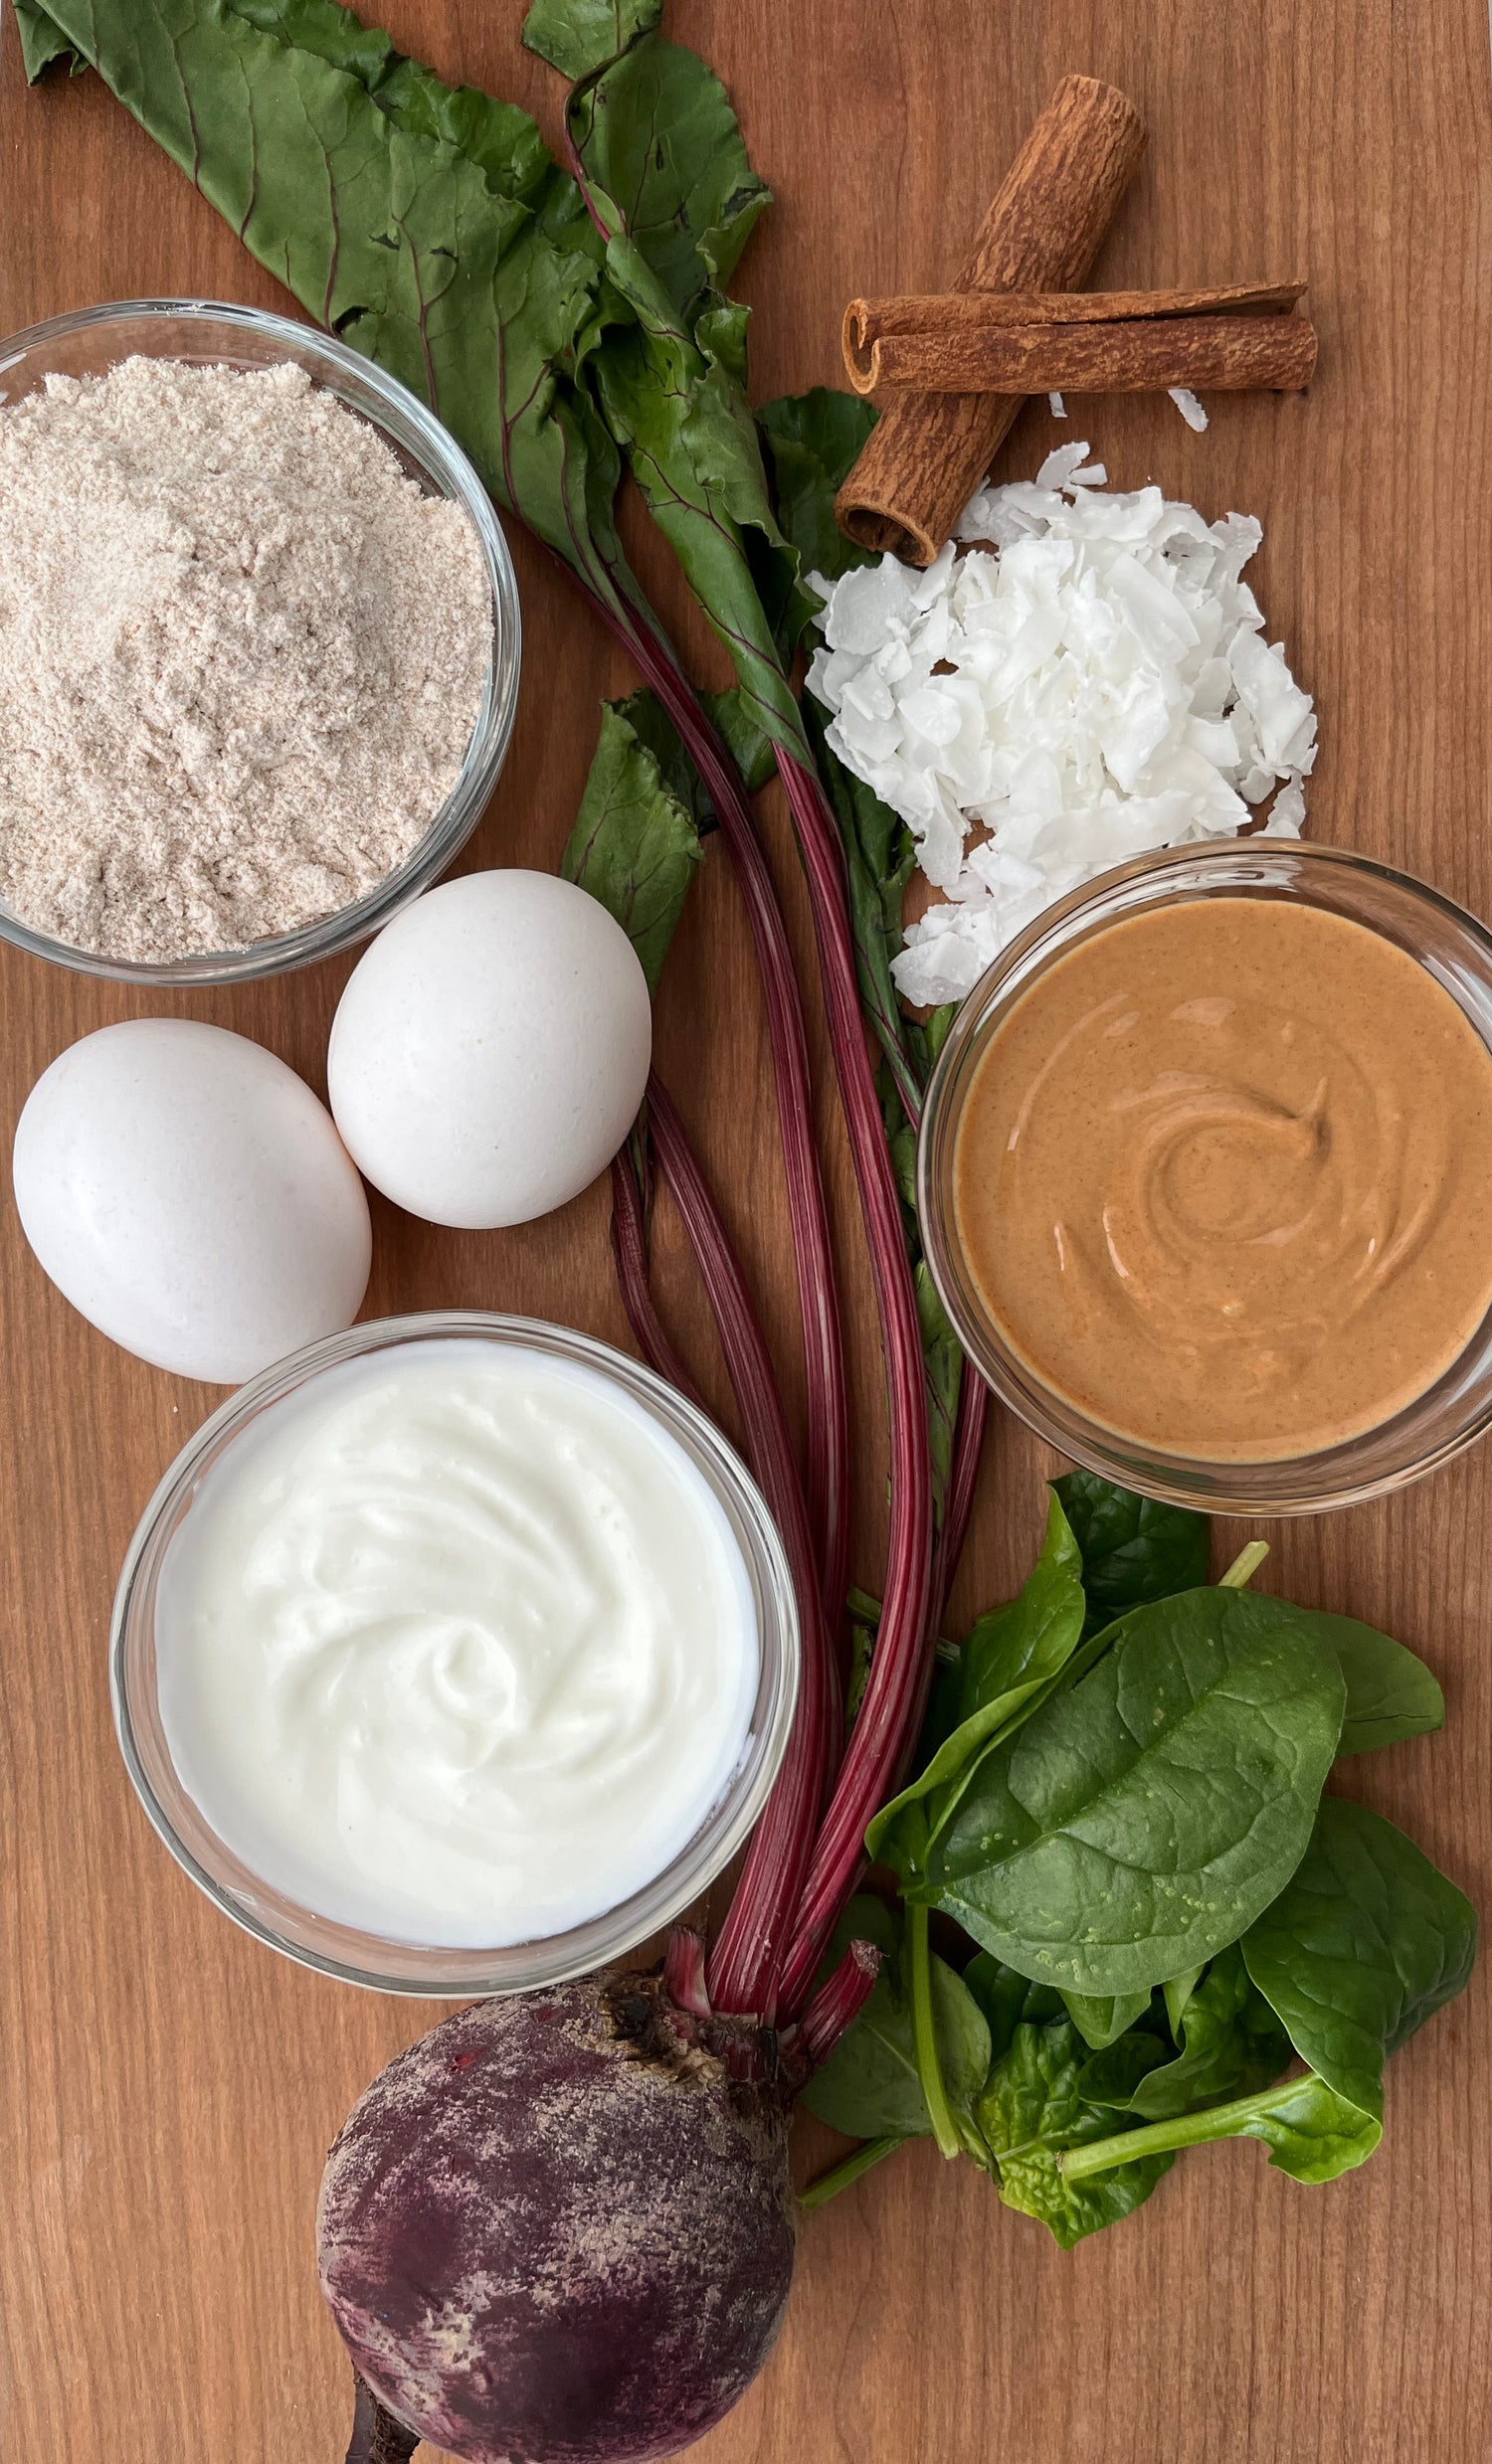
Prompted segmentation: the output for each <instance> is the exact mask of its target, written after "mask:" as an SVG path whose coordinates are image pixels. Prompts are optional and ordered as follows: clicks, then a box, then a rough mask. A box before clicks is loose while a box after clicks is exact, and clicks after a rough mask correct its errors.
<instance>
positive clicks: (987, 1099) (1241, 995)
mask: <svg viewBox="0 0 1492 2464" xmlns="http://www.w3.org/2000/svg"><path fill="white" fill-rule="evenodd" d="M954 1200H955V1225H956V1233H957V1237H958V1240H959V1242H960V1245H961V1247H962V1249H963V1251H964V1254H965V1257H966V1259H967V1262H968V1266H969V1269H970V1272H971V1275H972V1277H973V1280H974V1283H975V1285H976V1286H977V1288H978V1290H979V1292H980V1294H981V1296H982V1298H983V1300H984V1303H985V1306H986V1308H987V1309H988V1311H989V1313H990V1315H991V1318H992V1319H993V1320H994V1322H995V1324H996V1325H997V1326H998V1328H999V1329H1000V1331H1001V1332H1002V1334H1003V1335H1004V1337H1005V1339H1006V1340H1007V1342H1008V1343H1009V1344H1010V1345H1011V1346H1012V1347H1013V1348H1014V1350H1015V1351H1016V1352H1017V1353H1018V1354H1019V1355H1020V1356H1021V1357H1022V1358H1023V1359H1024V1360H1025V1361H1026V1365H1027V1367H1028V1368H1029V1369H1030V1370H1031V1371H1032V1372H1033V1373H1034V1375H1035V1376H1036V1377H1037V1378H1039V1379H1040V1381H1041V1382H1042V1383H1043V1384H1044V1385H1046V1386H1048V1387H1049V1388H1052V1389H1054V1390H1056V1391H1057V1392H1059V1393H1061V1394H1064V1395H1066V1396H1067V1397H1068V1398H1069V1399H1070V1400H1071V1401H1072V1402H1073V1403H1075V1404H1076V1405H1077V1406H1078V1407H1079V1408H1080V1409H1081V1410H1082V1411H1083V1412H1084V1413H1085V1414H1087V1415H1088V1417H1089V1418H1091V1419H1093V1420H1095V1421H1097V1422H1099V1423H1101V1424H1102V1425H1103V1426H1105V1427H1107V1428H1109V1429H1112V1430H1113V1431H1115V1432H1116V1433H1117V1434H1119V1435H1121V1436H1125V1437H1130V1438H1133V1439H1138V1440H1140V1441H1141V1442H1143V1443H1145V1444H1148V1445H1151V1446H1154V1447H1157V1448H1160V1449H1162V1450H1164V1451H1165V1452H1167V1453H1172V1454H1182V1455H1189V1456H1195V1457H1200V1458H1204V1459H1210V1460H1213V1461H1219V1462H1222V1461H1232V1462H1245V1461H1253V1462H1267V1461H1272V1460H1278V1459H1281V1458H1284V1457H1288V1456H1298V1455H1304V1454H1310V1453H1314V1452H1315V1451H1316V1450H1317V1449H1319V1448H1323V1447H1327V1446H1331V1445H1334V1444H1337V1443H1339V1442H1340V1441H1342V1440H1344V1439H1347V1438H1350V1437H1354V1436H1357V1435H1360V1434H1361V1433H1362V1432H1363V1431H1364V1430H1367V1429H1371V1428H1375V1427H1377V1426H1378V1425H1380V1424H1381V1423H1382V1422H1384V1421H1386V1420H1388V1419H1389V1418H1391V1417H1392V1415H1393V1414H1394V1413H1395V1412H1396V1411H1399V1410H1400V1409H1401V1408H1402V1407H1403V1405H1405V1404H1406V1403H1409V1402H1411V1401H1412V1400H1413V1398H1414V1397H1415V1396H1416V1395H1419V1394H1422V1393H1423V1392H1424V1390H1425V1388H1426V1387H1428V1386H1429V1385H1431V1384H1433V1382H1434V1380H1435V1379H1436V1378H1437V1377H1438V1376H1439V1375H1440V1374H1441V1372H1442V1371H1443V1370H1444V1369H1446V1368H1448V1367H1449V1366H1450V1364H1451V1363H1452V1362H1453V1361H1454V1360H1455V1358H1456V1357H1457V1355H1458V1354H1459V1353H1460V1352H1461V1351H1462V1350H1463V1349H1464V1348H1465V1346H1466V1344H1467V1343H1468V1341H1469V1340H1470V1338H1471V1336H1472V1335H1473V1334H1474V1333H1475V1331H1476V1329H1477V1326H1478V1325H1479V1323H1480V1321H1481V1320H1482V1318H1483V1316H1484V1315H1485V1314H1486V1311H1487V1309H1488V1307H1489V1306H1492V1205H1489V1201H1492V1054H1489V1052H1488V1050H1487V1047H1486V1045H1485V1044H1484V1043H1483V1042H1482V1040H1481V1038H1480V1036H1479V1035H1478V1034H1477V1033H1476V1031H1475V1029H1474V1028H1473V1027H1472V1025H1471V1024H1470V1022H1469V1020H1468V1019H1467V1018H1466V1017H1465V1015H1464V1014H1463V1012H1462V1011H1461V1009H1460V1008H1459V1007H1458V1006H1457V1004H1456V1002H1455V1001H1454V1000H1453V999H1452V998H1451V996H1450V994H1449V993H1448V992H1447V991H1445V990H1444V989H1443V987H1442V986H1441V985H1440V984H1438V983H1437V982H1436V981H1435V980H1434V978H1433V977H1432V976H1431V975H1430V974H1429V973H1428V971H1427V970H1426V969H1425V968H1423V967H1422V966H1421V965H1420V964H1419V963H1418V961H1417V960H1415V959H1413V958H1411V957H1409V956H1408V955H1407V954H1406V953H1405V952H1404V951H1402V950H1400V949H1399V948H1398V947H1397V945H1395V944H1394V943H1392V942H1389V941H1387V940H1386V939H1384V938H1383V937H1382V936H1381V935H1379V934H1377V933H1374V932H1372V931H1370V930H1369V929H1368V928H1367V927H1366V926H1363V925H1360V924H1355V923H1351V922H1349V921H1348V920H1347V919H1345V918H1343V917H1340V916H1335V915H1331V914H1328V913H1326V912H1325V911H1323V910H1322V909H1319V908H1312V907H1305V906H1291V905H1286V904H1285V903H1283V902H1281V901H1277V900H1271V899H1264V898H1257V897H1241V898H1212V899H1206V900H1193V901H1189V902H1187V903H1178V904H1176V905H1174V906H1170V907H1165V908H1159V909H1155V910H1153V911H1151V912H1150V913H1148V914H1144V915H1140V916H1135V917H1131V918H1129V919H1128V920H1127V921H1125V922H1123V923H1121V924H1117V925H1113V926H1111V927H1109V928H1107V929H1106V930H1105V931H1103V932H1101V933H1098V934H1095V935H1094V936H1093V937H1092V939H1090V940H1089V941H1087V942H1084V943H1082V944H1080V945H1079V946H1078V947H1077V948H1076V949H1074V950H1073V951H1071V952H1069V953H1068V955H1067V956H1066V957H1065V958H1063V959H1061V960H1059V961H1058V962H1057V964H1056V965H1055V966H1053V967H1052V968H1049V969H1048V970H1047V971H1046V972H1045V973H1044V974H1043V975H1042V976H1041V977H1040V978H1039V979H1038V980H1037V981H1036V982H1035V983H1034V984H1033V985H1032V986H1031V988H1030V990H1029V991H1027V992H1026V994H1025V995H1024V996H1023V997H1022V998H1021V999H1020V1000H1018V1001H1017V1003H1016V1004H1015V1006H1014V1007H1013V1008H1012V1010H1011V1012H1010V1014H1009V1015H1008V1016H1007V1017H1006V1018H1004V1019H1003V1020H1002V1021H1001V1023H1000V1025H999V1026H998V1027H997V1028H996V1030H995V1033H994V1035H993V1036H992V1038H991V1040H990V1042H989V1044H988V1046H987V1047H986V1050H985V1052H984V1054H983V1056H982V1058H981V1060H980V1063H979V1066H978V1069H977V1070H976V1072H975V1074H974V1078H973V1081H972V1084H971V1086H970V1088H969V1092H968V1095H967V1097H966V1098H965V1102H964V1107H963V1112H962V1117H961V1119H960V1121H959V1124H958V1129H957V1137H956V1146H955V1161H954Z"/></svg>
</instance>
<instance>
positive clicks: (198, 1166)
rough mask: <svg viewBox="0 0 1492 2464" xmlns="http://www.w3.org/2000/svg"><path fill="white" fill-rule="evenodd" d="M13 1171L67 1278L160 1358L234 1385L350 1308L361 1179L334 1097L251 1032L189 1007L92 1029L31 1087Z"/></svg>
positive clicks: (48, 1266) (72, 1293)
mask: <svg viewBox="0 0 1492 2464" xmlns="http://www.w3.org/2000/svg"><path fill="white" fill-rule="evenodd" d="M12 1173H13V1178H14V1184H15V1195H16V1207H17V1211H18V1212H19V1214H20V1218H21V1224H22V1228H23V1230H24V1231H25V1234H26V1238H27V1239H28V1241H29V1242H30V1243H31V1246H32V1248H33V1250H34V1251H35V1252H36V1256H37V1258H38V1260H39V1262H40V1264H41V1265H42V1267H43V1268H44V1269H45V1270H46V1272H47V1274H48V1275H50V1277H51V1278H52V1281H53V1282H54V1284H56V1285H57V1287H58V1290H59V1291H60V1292H62V1293H64V1294H65V1295H66V1296H67V1298H68V1299H69V1300H70V1301H71V1302H72V1304H73V1306H74V1308H75V1309H77V1310H80V1311H81V1312H82V1314H83V1316H84V1317H85V1318H87V1319H88V1320H90V1321H91V1323H92V1324H93V1325H95V1326H97V1327H98V1328H99V1330H100V1332H102V1333H104V1334H106V1335H108V1336H110V1337H111V1339H112V1340H113V1341H114V1342H116V1343H119V1344H122V1345H123V1347H124V1349H125V1350H126V1351H132V1352H136V1353H138V1355H139V1357H140V1358H141V1359H142V1360H149V1361H152V1362H153V1363H154V1364H155V1366H156V1367H157V1368H162V1369H173V1370H175V1371H176V1373H177V1374H178V1375H179V1376H182V1377H198V1378H202V1379H204V1380H206V1381H207V1382H209V1383H212V1384H219V1385H237V1384H239V1383H240V1382H241V1381H242V1380H243V1379H244V1378H247V1377H253V1376H254V1375H256V1374H257V1372H258V1371H259V1370H260V1369H263V1368H267V1367H268V1366H269V1364H270V1362H271V1361H272V1360H279V1359H280V1358H282V1357H283V1355H284V1354H285V1353H286V1352H290V1351H294V1350H296V1349H297V1348H298V1347H299V1346H300V1345H301V1344H302V1343H308V1342H311V1341H313V1340H314V1339H315V1338H316V1337H317V1336H320V1335H324V1334H334V1333H336V1332H338V1331H339V1330H340V1329H341V1328H342V1327H343V1326H348V1325H350V1324H351V1323H352V1320H353V1319H354V1318H355V1317H356V1316H357V1312H358V1309H359V1306H360V1304H361V1302H362V1297H363V1293H364V1291H365V1290H366V1287H367V1282H368V1268H369V1265H370V1263H371V1259H372V1235H371V1230H370V1226H369V1221H368V1201H367V1197H366V1194H365V1192H364V1190H363V1185H362V1182H361V1181H360V1180H359V1179H358V1176H357V1172H356V1169H355V1168H354V1166H353V1163H352V1160H351V1158H350V1156H349V1155H348V1153H347V1150H346V1148H345V1147H344V1146H343V1144H342V1142H341V1140H340V1139H339V1138H338V1136H337V1134H336V1131H335V1129H334V1128H333V1127H332V1124H331V1120H330V1118H329V1116H328V1115H327V1112H326V1109H325V1107H324V1106H323V1105H321V1104H319V1103H318V1102H317V1100H316V1098H315V1096H313V1095H312V1093H311V1091H310V1089H309V1087H307V1086H306V1085H305V1084H304V1082H303V1080H301V1079H299V1078H297V1077H296V1076H295V1073H294V1071H293V1070H291V1069H287V1068H286V1066H285V1064H284V1063H283V1061H280V1060H278V1059H277V1058H276V1056H275V1054H274V1053H272V1052H266V1051H265V1050H264V1048H263V1046H262V1045H259V1044H254V1043H251V1042H250V1041H249V1040H248V1038H247V1037H246V1036H243V1035H232V1034H230V1033H229V1032H228V1031H227V1029H226V1028H223V1027H215V1026H205V1025H201V1024H198V1023H197V1022H196V1021H194V1020H191V1019H185V1018H136V1019H132V1020H129V1021H127V1022H126V1023H124V1024H122V1025H119V1026H109V1027H101V1028H100V1029H99V1030H98V1032H97V1033H96V1034H94V1035H85V1036H84V1037H83V1039H82V1041H81V1042H80V1043H76V1044H72V1045H70V1046H69V1048H68V1050H67V1051H66V1052H64V1053H61V1054H59V1056H58V1058H57V1059H56V1060H55V1061H54V1062H53V1063H52V1066H51V1068H50V1069H48V1070H46V1071H45V1072H44V1073H43V1075H42V1076H41V1077H40V1078H39V1079H38V1080H37V1083H36V1085H35V1086H34V1087H33V1088H32V1091H31V1094H30V1095H29V1097H28V1098H27V1101H26V1107H25V1110H24V1111H23V1112H22V1115H21V1118H20V1121H19V1123H18V1124H17V1128H16V1142H15V1150H14V1154H13V1158H12Z"/></svg>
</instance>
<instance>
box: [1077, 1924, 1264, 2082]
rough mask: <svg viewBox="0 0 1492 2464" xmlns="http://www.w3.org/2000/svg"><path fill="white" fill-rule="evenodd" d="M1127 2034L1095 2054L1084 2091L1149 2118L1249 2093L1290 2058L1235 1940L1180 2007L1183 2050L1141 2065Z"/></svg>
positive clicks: (1163, 2053)
mask: <svg viewBox="0 0 1492 2464" xmlns="http://www.w3.org/2000/svg"><path fill="white" fill-rule="evenodd" d="M1130 2041H1131V2040H1130V2039H1129V2038H1123V2039H1121V2040H1120V2042H1119V2043H1118V2044H1114V2045H1111V2046H1110V2047H1109V2049H1108V2051H1107V2052H1100V2053H1096V2054H1095V2055H1094V2057H1093V2059H1092V2061H1091V2062H1089V2063H1088V2065H1087V2067H1086V2068H1085V2070H1084V2072H1083V2077H1082V2091H1083V2094H1084V2095H1085V2096H1086V2097H1088V2098H1089V2099H1090V2100H1091V2101H1092V2102H1093V2103H1094V2104H1100V2105H1116V2106H1120V2107H1122V2108H1123V2109H1124V2110H1125V2111H1127V2112H1130V2113H1136V2114H1139V2115H1140V2116H1141V2117H1142V2119H1143V2120H1145V2121H1147V2122H1161V2121H1165V2120H1167V2119H1168V2118H1169V2117H1170V2116H1171V2115H1173V2114H1179V2113H1187V2112H1190V2111H1191V2110H1192V2108H1193V2107H1194V2106H1197V2105H1204V2104H1208V2103H1210V2102H1215V2101H1216V2100H1218V2099H1219V2098H1222V2097H1225V2096H1231V2097H1236V2096H1242V2095H1252V2094H1253V2092H1254V2090H1255V2089H1256V2088H1261V2087H1267V2086H1268V2085H1269V2084H1270V2082H1271V2080H1274V2079H1277V2078H1278V2077H1279V2075H1280V2072H1281V2071H1282V2070H1283V2069H1285V2067H1286V2066H1287V2064H1288V2062H1289V2059H1290V2039H1289V2037H1288V2036H1287V2035H1286V2034H1285V2032H1284V2029H1283V2028H1282V2027H1281V2026H1280V2024H1279V2022H1278V2020H1277V2019H1276V2018H1275V2015H1274V2013H1273V2011H1272V2010H1271V2009H1270V2007H1269V2005H1268V2003H1267V2002H1266V2001H1265V2000H1264V1997H1263V1995H1262V1994H1261V1993H1259V1991H1258V1989H1257V1988H1256V1987H1255V1985H1254V1984H1253V1983H1252V1981H1251V1979H1250V1977H1249V1975H1248V1971H1247V1970H1246V1968H1245V1967H1244V1965H1243V1958H1242V1954H1241V1952H1240V1951H1239V1950H1238V1949H1237V1946H1236V1945H1235V1944H1233V1945H1229V1947H1228V1949H1227V1950H1225V1951H1219V1952H1218V1954H1217V1957H1216V1958H1215V1959H1214V1960H1213V1961H1212V1964H1211V1966H1210V1967H1209V1969H1208V1972H1207V1975H1206V1976H1205V1977H1204V1979H1203V1981H1202V1983H1201V1984H1200V1985H1199V1986H1197V1988H1196V1989H1195V1991H1194V1992H1193V1993H1192V1994H1191V1995H1190V1996H1189V1997H1188V2000H1187V2004H1186V2008H1185V2010H1184V2012H1183V2013H1182V2018H1181V2027H1180V2034H1179V2041H1180V2044H1181V2048H1182V2049H1181V2050H1180V2052H1178V2053H1175V2054H1174V2055H1173V2056H1172V2057H1171V2058H1170V2059H1168V2058H1167V2049H1166V2048H1162V2050H1161V2054H1160V2058H1159V2060H1154V2059H1152V2058H1150V2050H1149V2049H1150V2046H1152V2045H1154V2044H1155V2042H1156V2039H1155V2038H1154V2037H1153V2036H1152V2037H1149V2038H1147V2039H1146V2040H1145V2053H1146V2058H1145V2059H1144V2061H1143V2062H1142V2063H1140V2064H1139V2065H1138V2067H1137V2066H1136V2064H1135V2062H1134V2059H1133V2057H1132V2054H1127V2053H1126V2052H1125V2049H1124V2048H1125V2046H1126V2045H1127V2044H1129V2043H1130Z"/></svg>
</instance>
